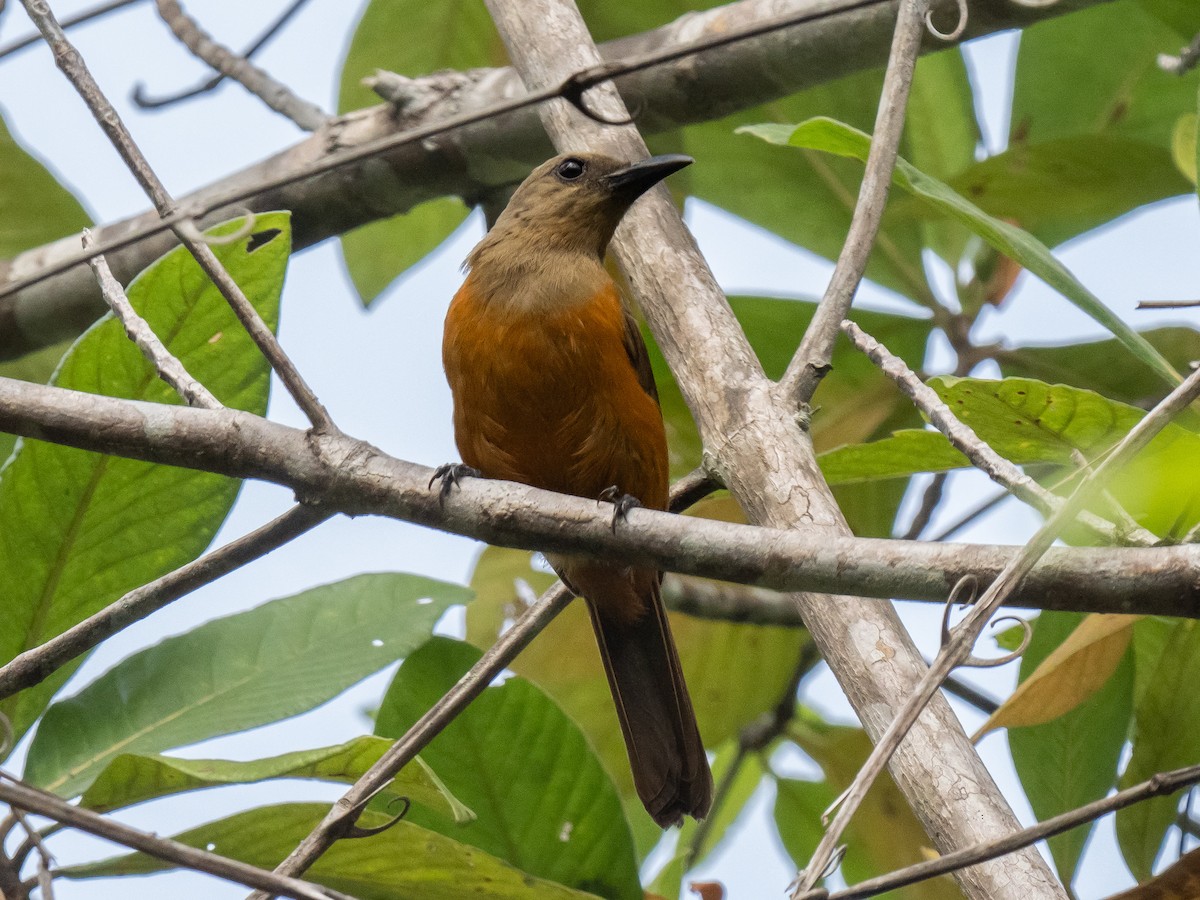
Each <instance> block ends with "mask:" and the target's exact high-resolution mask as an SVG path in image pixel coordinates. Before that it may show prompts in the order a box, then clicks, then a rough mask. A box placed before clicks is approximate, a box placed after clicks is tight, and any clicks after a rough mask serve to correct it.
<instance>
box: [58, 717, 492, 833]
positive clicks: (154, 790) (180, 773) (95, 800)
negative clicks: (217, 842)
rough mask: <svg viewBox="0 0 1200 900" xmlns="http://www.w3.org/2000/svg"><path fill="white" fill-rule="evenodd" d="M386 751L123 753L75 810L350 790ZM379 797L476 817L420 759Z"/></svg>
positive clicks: (359, 745) (372, 745)
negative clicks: (333, 787)
mask: <svg viewBox="0 0 1200 900" xmlns="http://www.w3.org/2000/svg"><path fill="white" fill-rule="evenodd" d="M391 745H392V742H391V741H388V740H386V739H384V738H379V737H374V736H372V735H365V736H363V737H357V738H354V739H353V740H350V741H346V742H345V743H344V744H338V745H337V746H334V747H319V748H317V749H315V750H298V751H296V752H294V753H284V754H281V755H279V756H272V757H269V758H267V759H253V760H246V761H243V760H233V759H180V758H178V757H173V756H160V755H158V754H137V753H122V754H121V755H120V756H117V757H115V758H114V759H113V760H112V761H111V762H110V763H109V764H108V765H107V766H106V767H105V769H104V771H103V772H101V773H100V775H99V776H98V777H97V778H96V780H95V781H93V782H92V786H91V787H89V788H88V789H87V790H86V791H84V792H83V796H82V797H81V798H80V800H79V805H80V806H84V807H86V808H88V809H91V810H95V811H96V812H110V811H111V810H114V809H121V808H123V807H126V806H133V805H134V804H136V803H144V802H145V801H147V800H154V799H156V798H158V797H168V796H170V795H172V794H180V793H183V792H184V791H195V790H200V789H201V788H209V787H217V786H219V785H227V784H251V783H254V782H258V781H266V780H268V779H272V778H313V779H321V780H324V781H338V782H343V783H345V784H353V783H354V782H355V781H357V780H358V779H359V778H360V777H361V776H362V775H363V774H364V773H365V772H366V771H367V770H368V769H369V768H371V766H373V765H374V764H375V763H376V762H378V761H379V758H380V757H381V756H383V754H384V753H385V752H386V751H387V749H388V748H389V747H390V746H391ZM382 796H385V797H387V798H389V799H397V798H400V797H405V798H407V799H409V800H411V801H412V802H413V803H420V804H422V805H423V806H428V807H429V808H430V809H434V810H437V811H438V812H440V813H442V814H443V815H448V816H450V817H451V818H453V819H454V821H456V822H469V821H470V820H471V819H473V818H474V817H475V815H474V813H472V812H471V811H470V810H469V809H467V807H466V806H464V805H463V804H462V803H460V802H459V800H458V798H456V797H455V796H454V795H453V794H451V793H450V791H449V790H448V789H447V788H446V786H445V785H444V784H443V783H442V781H441V779H439V778H438V777H437V775H435V774H434V772H433V770H432V769H430V768H429V766H427V765H426V764H425V762H424V760H422V759H421V758H420V757H419V756H418V757H417V758H416V759H415V760H413V762H412V763H411V764H409V765H407V766H405V767H404V768H403V769H402V770H401V771H400V774H398V775H397V776H396V777H395V779H394V780H393V781H392V782H391V783H390V784H389V785H388V787H387V789H386V790H385V791H384V792H383V795H382Z"/></svg>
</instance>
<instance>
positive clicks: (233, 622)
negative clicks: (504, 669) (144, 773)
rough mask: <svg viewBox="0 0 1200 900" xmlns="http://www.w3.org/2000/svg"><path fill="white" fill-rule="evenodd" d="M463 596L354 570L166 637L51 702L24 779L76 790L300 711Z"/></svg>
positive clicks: (412, 643)
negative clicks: (128, 764)
mask: <svg viewBox="0 0 1200 900" xmlns="http://www.w3.org/2000/svg"><path fill="white" fill-rule="evenodd" d="M470 596H471V593H470V591H469V590H467V589H466V588H463V587H459V586H458V585H452V584H446V583H445V582H441V581H434V580H433V579H430V578H423V577H420V576H418V575H400V574H377V575H359V576H356V577H354V578H349V579H347V580H345V581H340V582H337V583H335V584H330V585H325V586H323V587H317V588H312V589H311V590H308V591H304V592H303V593H300V594H296V595H295V596H292V597H286V598H283V599H281V600H275V601H272V602H269V603H265V604H263V605H262V606H259V607H257V608H255V609H251V610H248V611H247V612H243V613H238V614H236V615H232V616H227V617H226V618H223V619H216V620H214V621H212V622H208V623H206V624H204V625H201V626H200V627H199V628H196V629H193V630H192V631H190V632H188V633H186V634H182V635H179V636H178V637H173V638H168V639H167V640H165V641H163V642H162V643H160V644H157V645H156V646H154V647H150V648H149V649H147V650H143V651H142V652H141V653H138V654H136V655H135V656H132V657H130V658H128V659H126V660H124V661H122V662H120V663H118V664H117V665H116V666H115V667H113V668H112V669H110V670H109V671H108V672H106V673H105V674H104V675H102V676H101V677H100V678H99V679H97V680H96V681H94V682H93V683H92V684H90V685H88V686H87V687H86V688H84V689H83V690H82V691H80V692H79V693H78V694H76V695H75V696H74V697H71V698H70V699H67V700H63V701H60V702H58V703H56V704H54V705H53V706H52V707H50V709H49V710H47V712H46V716H45V718H44V719H43V720H42V724H41V726H40V727H39V728H38V731H37V735H36V736H35V737H34V740H33V744H32V745H31V746H30V748H29V758H28V760H27V761H26V765H25V777H26V779H27V780H29V781H31V782H32V783H34V784H36V785H37V786H39V787H41V788H44V789H46V790H49V791H54V792H55V793H57V794H60V795H62V796H64V797H73V796H75V795H76V794H79V793H80V792H81V791H84V790H86V789H87V788H88V787H89V786H90V785H91V784H92V782H93V781H95V779H96V777H97V776H98V775H99V774H100V773H101V771H103V770H104V768H105V767H106V766H107V765H108V764H109V762H110V761H111V760H113V759H114V758H115V757H117V756H119V755H120V754H122V753H135V752H142V753H153V752H157V751H159V750H167V749H170V748H172V747H180V746H183V745H185V744H192V743H195V742H197V741H202V740H205V739H207V738H210V737H216V736H217V735H222V734H232V733H233V732H237V731H243V730H245V729H247V728H254V727H256V726H258V725H265V724H267V723H268V722H276V721H278V720H280V719H285V718H287V717H289V716H294V715H298V714H299V713H302V712H306V711H307V710H310V709H312V708H314V707H316V706H319V705H320V704H322V703H324V702H325V701H326V700H329V699H331V698H332V697H336V696H337V695H338V694H340V693H341V692H342V691H344V690H345V689H346V688H348V687H350V685H352V684H354V683H356V682H358V681H361V680H362V679H363V678H366V677H367V676H368V675H370V674H372V673H373V672H377V671H379V670H380V669H382V668H383V667H384V666H386V665H388V664H389V663H392V662H394V661H395V660H397V659H400V658H401V657H403V656H405V655H407V654H408V653H409V652H410V651H412V650H413V649H414V648H416V647H419V646H420V645H421V644H422V643H423V642H424V641H425V639H426V638H427V637H428V636H429V634H430V631H431V630H432V628H433V626H434V623H436V622H437V620H438V619H439V618H440V617H441V615H442V613H443V612H445V611H446V609H447V608H449V607H450V606H452V605H454V604H457V603H465V602H466V601H467V600H468V599H470Z"/></svg>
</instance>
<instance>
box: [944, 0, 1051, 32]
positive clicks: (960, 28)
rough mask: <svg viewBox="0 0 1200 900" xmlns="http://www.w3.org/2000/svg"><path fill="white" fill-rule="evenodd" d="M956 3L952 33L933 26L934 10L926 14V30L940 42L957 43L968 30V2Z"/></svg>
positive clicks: (957, 1)
mask: <svg viewBox="0 0 1200 900" xmlns="http://www.w3.org/2000/svg"><path fill="white" fill-rule="evenodd" d="M1013 2H1014V3H1019V2H1021V0H1013ZM1038 2H1039V0H1033V3H1038ZM1041 2H1042V3H1045V2H1046V0H1041ZM1057 2H1058V0H1049V3H1057ZM955 3H956V4H957V5H958V23H957V24H956V25H955V26H954V29H953V30H952V31H942V30H941V29H939V28H938V27H937V26H936V25H934V24H933V10H928V11H927V12H926V13H925V28H926V29H927V30H928V31H929V33H930V34H932V35H933V36H934V37H935V38H937V39H938V40H939V41H947V42H949V41H957V40H958V39H959V38H960V37H962V36H963V32H964V31H966V30H967V20H968V12H967V0H955ZM1022 5H1024V4H1022ZM1030 5H1033V4H1032V3H1031V4H1030Z"/></svg>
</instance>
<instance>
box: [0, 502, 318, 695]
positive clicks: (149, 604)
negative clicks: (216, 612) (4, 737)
mask: <svg viewBox="0 0 1200 900" xmlns="http://www.w3.org/2000/svg"><path fill="white" fill-rule="evenodd" d="M330 515H332V511H327V510H323V509H319V508H315V507H312V506H293V507H292V508H291V509H290V510H288V511H287V512H286V513H284V514H283V515H282V516H280V517H279V518H277V519H275V520H274V521H271V522H268V523H267V524H266V525H263V526H262V527H261V528H258V529H256V530H254V531H252V532H250V533H249V534H247V535H244V536H242V537H240V538H238V539H237V540H235V541H230V542H229V543H228V544H226V545H225V546H223V547H220V548H218V549H216V550H214V551H212V552H211V553H209V554H207V555H206V556H202V557H200V558H199V559H197V560H193V561H192V562H190V563H188V564H187V565H185V566H181V567H180V568H178V569H176V570H175V571H174V572H170V573H168V574H166V575H164V576H162V577H161V578H157V579H155V580H154V581H151V582H150V583H149V584H145V585H142V586H141V587H138V588H134V589H133V590H132V591H130V592H129V593H128V594H126V595H125V596H124V597H122V598H121V599H120V600H117V601H116V602H115V603H113V604H111V605H109V606H106V607H105V608H104V609H102V610H100V612H98V613H96V614H95V615H93V616H90V617H89V618H86V619H84V620H83V621H82V622H80V623H79V624H78V625H75V626H73V627H71V628H68V629H67V630H66V631H64V632H63V633H62V634H58V635H55V636H54V637H52V638H51V639H50V640H48V641H47V642H46V643H44V644H42V645H40V646H38V647H34V648H33V649H32V650H26V651H25V652H24V653H21V654H19V655H17V656H15V657H14V658H13V659H12V660H10V661H9V662H8V663H6V664H5V665H4V666H0V700H2V699H4V698H6V697H11V696H12V695H13V694H15V693H17V692H18V691H23V690H25V689H26V688H29V687H32V686H33V685H35V684H38V683H40V682H42V681H44V680H45V679H46V678H48V677H50V675H52V674H53V673H54V672H55V671H57V670H58V669H60V668H62V667H63V666H64V665H66V664H67V663H68V662H70V661H71V660H73V659H75V658H76V657H78V656H81V655H82V654H84V653H87V652H88V651H89V650H91V649H92V648H93V647H95V646H96V645H97V644H99V643H100V642H101V641H103V640H105V639H106V638H109V637H112V635H114V634H116V633H117V632H118V631H120V630H121V629H122V628H125V627H126V626H128V625H130V624H132V623H133V622H137V621H140V620H141V619H144V618H146V616H148V615H150V614H151V613H153V612H157V611H158V610H160V609H162V608H163V607H164V606H166V605H168V604H169V603H172V602H174V601H175V600H178V599H179V598H180V597H183V596H186V595H187V594H189V593H191V592H192V591H194V590H196V589H197V588H199V587H203V586H204V585H206V584H211V583H212V582H214V581H216V580H217V579H218V578H221V577H222V576H224V575H228V574H229V573H230V572H232V571H234V570H236V569H238V568H240V567H241V566H244V565H246V563H249V562H252V561H253V560H256V559H260V558H261V557H263V556H266V555H267V554H268V553H270V552H271V551H272V550H275V549H277V548H278V547H281V546H283V545H284V544H286V543H287V542H288V541H290V540H292V539H294V538H296V537H299V536H300V535H301V534H303V533H304V532H306V531H308V530H310V529H311V528H314V527H315V526H317V525H318V524H320V523H321V522H323V521H325V519H327V518H329V516H330Z"/></svg>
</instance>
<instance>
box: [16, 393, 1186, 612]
mask: <svg viewBox="0 0 1200 900" xmlns="http://www.w3.org/2000/svg"><path fill="white" fill-rule="evenodd" d="M0 430H3V431H7V432H10V433H12V434H19V435H22V436H24V437H26V438H33V439H38V440H48V441H53V442H55V443H60V444H64V445H67V446H71V447H78V448H80V449H84V450H93V451H97V452H101V453H110V454H113V455H116V456H123V457H127V458H131V459H140V460H145V461H148V462H156V463H162V464H166V465H173V466H183V467H187V468H194V469H201V470H204V471H208V472H217V473H220V474H223V475H230V476H233V477H235V478H254V479H258V480H262V481H269V482H272V483H275V484H280V485H283V486H285V487H287V488H289V489H290V490H292V491H293V492H295V493H296V494H297V496H299V497H300V498H301V499H304V500H307V501H309V503H310V504H312V505H313V506H314V507H315V509H317V510H320V511H321V512H323V513H325V514H330V515H332V514H333V513H334V512H344V513H349V514H352V515H365V514H374V515H384V516H389V517H391V518H395V519H399V520H402V521H406V522H415V523H417V524H420V525H426V526H429V527H432V528H439V529H441V530H444V531H449V532H452V533H455V534H461V535H465V536H467V537H473V538H477V539H478V540H482V541H487V542H488V543H491V544H496V545H498V546H504V547H519V548H522V549H527V550H534V549H539V550H549V551H551V552H555V551H557V552H588V553H591V554H593V555H595V556H598V557H600V558H604V559H612V560H622V561H626V562H630V563H636V564H639V565H649V566H654V567H657V568H662V569H666V570H669V571H673V572H680V573H682V574H685V575H695V576H701V577H705V578H718V579H722V580H725V581H734V582H740V583H743V584H751V585H756V586H758V587H764V588H772V589H777V590H815V591H837V592H839V593H848V594H854V595H857V596H864V597H878V598H888V597H897V596H898V597H903V598H908V599H914V600H929V601H934V602H944V601H945V599H946V596H947V595H948V593H949V591H950V588H951V587H952V586H953V585H954V584H955V583H957V581H958V580H959V579H960V578H961V577H962V576H963V575H964V574H967V573H969V572H976V573H978V575H979V577H980V580H981V581H986V580H987V579H989V578H990V577H991V576H992V575H993V574H995V573H997V572H999V571H1000V570H1001V569H1002V568H1003V567H1004V565H1005V564H1006V563H1007V562H1008V561H1009V560H1010V559H1011V557H1012V555H1013V554H1014V553H1015V552H1016V549H1017V548H1013V547H1000V546H986V545H974V544H932V543H923V542H922V543H917V542H912V541H896V540H883V539H877V538H856V537H850V536H845V535H837V534H832V533H830V534H826V535H824V536H823V537H822V538H821V540H819V541H815V540H813V539H812V537H811V535H805V534H803V533H800V532H797V531H791V530H783V529H778V528H763V527H757V526H751V525H738V524H733V523H728V522H718V521H713V520H709V519H699V518H694V517H690V516H689V517H683V516H675V515H671V514H668V513H662V512H657V511H655V510H647V509H635V510H632V511H631V512H630V513H629V516H628V518H627V520H625V521H623V523H622V524H621V526H620V527H619V528H617V530H616V531H615V532H613V531H612V529H611V522H612V513H611V509H610V508H609V507H608V506H607V505H606V504H605V505H601V504H598V503H595V502H593V501H590V500H581V499H579V498H578V497H570V496H567V495H563V494H554V493H551V492H549V491H541V490H538V489H536V488H532V487H528V486H526V485H521V484H515V483H512V482H502V481H489V480H486V479H478V478H468V479H465V480H463V482H462V483H461V485H460V486H459V487H458V488H456V489H455V490H454V491H453V492H452V493H451V494H450V496H449V497H448V498H447V499H446V502H445V505H444V506H443V505H442V504H440V503H439V502H438V492H437V490H436V489H433V490H431V489H430V487H429V478H430V476H431V475H432V470H431V469H429V468H428V467H426V466H421V465H417V464H415V463H411V462H405V461H403V460H399V459H395V458H394V457H391V456H388V455H387V454H385V453H383V452H382V451H381V450H378V449H377V448H375V447H372V446H371V445H370V444H367V443H365V442H362V441H358V440H355V439H353V438H350V437H347V436H345V435H321V436H316V437H313V436H310V435H308V434H306V432H304V431H302V430H300V429H296V428H290V427H288V426H286V425H279V424H276V423H274V422H269V421H267V420H265V419H261V418H259V417H257V416H253V415H251V414H249V413H245V412H240V411H237V410H228V409H223V410H203V409H191V408H187V407H180V406H168V405H165V404H155V403H144V402H140V401H134V400H118V399H114V398H111V397H103V396H99V395H96V394H86V393H82V392H78V391H68V390H65V389H63V388H56V387H47V386H44V385H36V384H29V383H27V382H23V381H17V380H15V379H9V378H0ZM668 593H670V592H668ZM686 595H687V592H686V591H681V592H680V593H679V597H678V599H677V601H676V604H675V605H676V606H678V607H679V608H681V609H683V610H685V611H687V612H691V613H694V614H696V615H707V616H709V617H716V618H730V619H733V620H737V621H753V622H761V623H764V624H779V625H800V624H801V620H800V615H799V609H798V608H797V607H796V606H795V604H794V603H792V600H791V598H790V597H788V596H785V595H772V594H770V593H768V592H765V591H764V592H755V593H752V594H751V593H742V594H739V595H738V596H737V597H736V598H735V597H733V596H732V595H731V593H729V592H726V593H718V592H716V591H715V589H714V591H713V592H710V593H707V594H701V593H699V592H696V591H693V592H692V593H691V595H690V597H688V596H686ZM1012 603H1013V604H1014V605H1018V606H1028V607H1037V608H1042V609H1071V610H1078V611H1087V612H1122V613H1128V612H1142V613H1147V614H1159V615H1174V616H1189V617H1192V618H1197V617H1200V545H1187V546H1177V547H1157V548H1140V547H1139V548H1111V547H1110V548H1086V547H1085V548H1071V549H1067V548H1059V549H1054V550H1051V551H1050V552H1049V553H1048V554H1047V556H1046V558H1045V560H1044V561H1043V562H1042V563H1041V564H1040V565H1039V566H1038V567H1037V568H1035V569H1034V571H1033V573H1032V574H1031V575H1030V576H1029V578H1028V579H1026V581H1025V582H1024V584H1023V585H1022V586H1021V587H1020V589H1019V590H1018V592H1017V593H1016V594H1015V595H1014V596H1013V598H1012Z"/></svg>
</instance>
